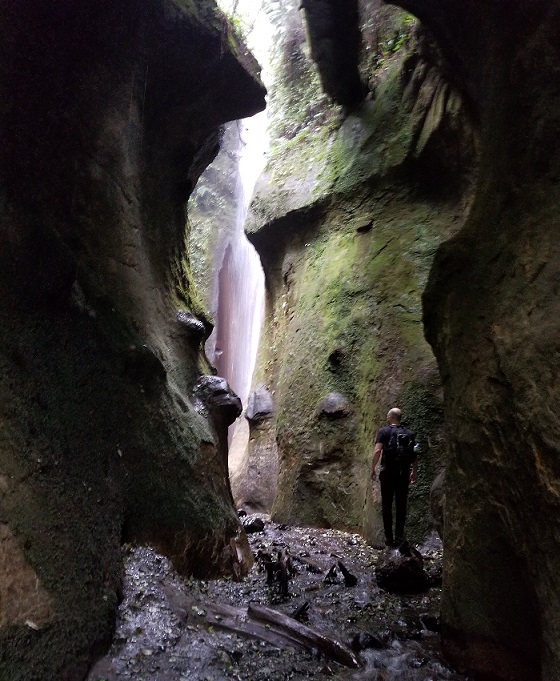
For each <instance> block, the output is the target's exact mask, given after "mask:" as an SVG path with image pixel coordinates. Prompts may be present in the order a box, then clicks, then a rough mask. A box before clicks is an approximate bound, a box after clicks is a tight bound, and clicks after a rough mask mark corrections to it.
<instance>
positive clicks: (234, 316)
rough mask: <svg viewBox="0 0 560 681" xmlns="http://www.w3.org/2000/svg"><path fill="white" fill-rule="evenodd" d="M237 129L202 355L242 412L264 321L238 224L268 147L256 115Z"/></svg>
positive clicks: (257, 267)
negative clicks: (214, 305) (226, 220)
mask: <svg viewBox="0 0 560 681" xmlns="http://www.w3.org/2000/svg"><path fill="white" fill-rule="evenodd" d="M238 126H239V131H240V137H241V145H240V150H239V165H238V176H237V178H236V180H235V201H236V205H237V211H236V224H235V230H234V232H233V234H232V236H231V237H230V238H229V240H228V242H227V244H226V245H225V248H224V251H223V253H224V256H223V259H222V262H221V264H219V265H218V286H217V291H218V309H217V319H216V326H215V329H214V332H213V333H212V335H211V336H210V338H209V339H208V342H207V346H206V353H207V355H208V358H209V360H210V361H211V362H212V363H213V364H214V366H215V367H216V368H217V370H218V373H219V374H220V376H223V377H224V378H225V379H226V380H227V381H228V383H229V385H230V387H231V388H232V390H233V391H234V392H235V393H236V394H237V395H238V396H239V397H240V399H241V401H242V403H243V407H246V406H247V399H248V397H249V391H250V388H251V378H252V375H253V371H254V368H255V361H256V356H257V350H258V345H259V336H260V331H261V326H262V322H263V317H264V273H263V270H262V267H261V262H260V259H259V256H258V255H257V253H256V251H255V249H254V248H253V246H252V245H251V244H250V243H249V241H248V240H247V237H246V236H245V232H244V225H245V218H246V216H247V209H248V206H249V201H250V199H251V195H252V192H253V188H254V186H255V182H256V180H257V177H258V175H259V174H260V172H261V171H262V169H263V167H264V162H265V154H266V150H267V148H268V136H267V133H266V116H265V115H264V113H261V114H257V115H256V116H254V117H253V118H249V119H246V120H244V121H239V122H238Z"/></svg>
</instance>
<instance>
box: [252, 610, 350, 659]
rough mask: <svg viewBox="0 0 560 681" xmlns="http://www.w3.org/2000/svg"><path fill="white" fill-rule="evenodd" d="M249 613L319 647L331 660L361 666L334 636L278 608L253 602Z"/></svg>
mask: <svg viewBox="0 0 560 681" xmlns="http://www.w3.org/2000/svg"><path fill="white" fill-rule="evenodd" d="M247 614H248V615H249V617H254V618H256V619H259V620H262V621H264V622H267V623H268V624H269V625H271V628H272V627H274V629H275V631H276V632H277V633H279V632H282V633H284V632H285V633H286V634H288V635H289V636H293V637H294V638H297V639H298V640H299V641H301V643H302V644H303V645H305V646H306V647H308V648H317V649H318V650H319V652H321V653H322V654H323V655H324V656H325V657H327V658H328V659H329V660H334V662H338V663H340V664H343V665H344V666H346V667H352V668H354V669H356V668H357V667H359V666H360V664H359V662H358V660H357V659H356V657H355V655H354V653H352V651H351V650H349V649H348V648H346V646H344V645H342V643H340V642H339V641H336V640H335V639H333V638H328V637H327V636H323V634H320V633H319V632H317V631H315V630H314V629H311V628H310V627H306V626H305V625H304V624H301V623H300V622H297V621H296V620H293V619H292V618H291V617H287V616H286V615H283V614H282V613H280V612H278V611H277V610H273V609H272V608H267V607H265V606H264V605H256V604H251V605H249V607H248V608H247Z"/></svg>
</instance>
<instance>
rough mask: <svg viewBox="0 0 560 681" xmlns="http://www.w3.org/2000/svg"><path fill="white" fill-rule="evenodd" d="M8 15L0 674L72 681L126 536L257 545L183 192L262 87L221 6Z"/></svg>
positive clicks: (190, 567)
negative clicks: (195, 276)
mask: <svg viewBox="0 0 560 681" xmlns="http://www.w3.org/2000/svg"><path fill="white" fill-rule="evenodd" d="M0 13H1V20H0V55H1V59H0V91H1V99H2V106H1V111H0V148H1V162H0V183H1V188H0V191H1V204H0V220H1V225H2V251H1V254H0V261H1V262H0V335H1V341H0V368H1V370H0V423H1V429H0V502H1V504H0V509H1V516H0V529H1V545H0V546H1V549H0V651H1V653H0V678H2V679H10V681H50V680H53V681H54V679H56V680H57V681H60V680H63V679H64V680H68V681H73V680H74V679H82V678H83V676H84V674H85V672H86V670H87V668H88V665H89V663H90V661H91V658H92V656H93V655H95V652H96V650H97V649H99V647H100V646H102V645H103V644H104V643H105V642H106V641H107V640H108V638H109V637H110V634H111V630H112V624H113V620H114V614H115V609H116V604H117V599H118V594H119V588H120V564H121V550H120V545H121V542H122V541H123V540H124V541H148V542H150V543H151V544H152V545H154V546H155V547H157V548H158V549H159V550H161V551H163V552H164V553H166V554H167V555H169V556H170V557H171V558H172V559H173V561H174V563H175V565H176V566H177V567H178V568H179V569H180V570H181V571H183V572H185V573H196V574H201V575H202V574H203V575H204V576H208V575H212V574H213V575H236V574H237V575H240V574H242V573H243V572H244V571H245V570H246V569H247V568H248V566H249V565H250V563H251V561H252V557H251V555H250V552H249V550H248V545H247V543H246V538H245V536H244V534H243V532H242V530H241V528H240V525H239V522H238V519H237V517H236V514H235V512H234V509H233V504H232V499H231V493H230V490H229V484H228V480H227V461H226V439H225V438H226V431H227V426H228V425H229V423H230V422H231V421H233V420H234V419H235V417H236V416H237V415H238V413H239V411H240V405H239V401H238V399H237V398H236V397H235V396H234V395H232V394H231V393H230V392H229V390H228V387H227V385H226V384H224V382H221V381H220V380H219V379H218V378H217V377H214V376H210V377H206V378H205V377H204V374H207V373H209V367H208V365H207V363H206V360H205V357H204V353H203V351H202V343H203V341H204V339H205V338H206V337H207V335H208V333H209V332H210V325H209V323H208V322H207V320H206V319H205V317H204V314H203V311H202V307H201V306H200V304H199V303H198V302H197V298H196V295H195V292H194V290H193V287H192V285H191V282H190V272H189V264H188V261H187V259H186V257H185V255H184V251H185V248H184V243H185V239H186V232H185V213H184V205H185V202H186V200H187V198H188V196H189V194H190V192H191V190H192V188H193V186H194V184H195V183H196V180H197V177H198V175H199V174H200V173H201V172H202V170H203V169H204V167H205V166H206V165H207V164H208V163H209V162H210V161H211V159H212V158H213V156H214V155H215V154H216V151H217V148H218V132H219V128H220V126H221V125H222V124H223V123H224V122H225V121H228V120H233V119H237V118H240V117H242V116H246V115H250V114H252V113H254V112H256V111H258V110H260V109H262V108H263V107H264V88H263V86H262V85H261V83H260V81H259V79H258V75H257V65H256V63H255V62H254V60H253V59H252V58H251V57H250V55H248V54H247V53H246V49H245V48H244V46H243V44H242V43H241V42H240V41H239V40H238V39H237V38H236V35H235V33H234V31H233V29H232V27H231V25H230V24H229V23H228V21H227V20H226V19H225V17H224V16H223V15H222V14H221V13H219V12H218V11H217V10H216V8H215V7H213V5H212V4H209V3H205V2H180V1H179V0H177V1H176V2H175V1H173V0H161V1H158V0H143V1H142V2H128V1H125V2H119V3H114V2H112V1H111V2H105V1H104V0H101V1H100V2H96V3H84V2H77V3H58V2H36V1H34V0H29V1H24V2H21V3H12V2H7V1H6V2H2V3H1V4H0Z"/></svg>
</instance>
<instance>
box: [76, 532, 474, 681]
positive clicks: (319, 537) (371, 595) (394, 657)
mask: <svg viewBox="0 0 560 681" xmlns="http://www.w3.org/2000/svg"><path fill="white" fill-rule="evenodd" d="M249 539H250V542H251V546H252V549H253V552H254V553H255V555H257V553H258V552H259V551H261V552H266V553H268V554H271V555H273V556H275V555H276V553H277V551H282V550H284V551H286V552H289V555H290V556H291V557H292V558H291V560H292V564H293V566H294V568H295V569H296V571H297V573H296V574H295V575H294V576H293V577H292V578H291V579H290V580H289V583H288V596H287V597H282V596H281V594H280V588H279V584H278V583H276V582H275V583H274V584H272V585H268V584H267V575H266V571H265V570H262V569H261V570H259V564H258V563H256V564H255V567H254V568H253V569H252V571H251V573H250V575H249V576H248V578H247V579H245V580H244V581H242V582H233V581H230V580H225V581H218V580H211V581H199V580H183V579H181V578H180V577H179V576H178V575H177V574H176V573H175V572H174V570H173V569H172V567H171V565H170V564H169V562H168V561H167V560H166V559H165V558H164V557H162V556H161V555H159V554H157V553H155V552H154V551H153V550H152V549H150V548H147V547H136V548H130V547H129V548H127V549H126V557H125V570H126V576H125V585H124V599H123V602H122V604H121V607H120V609H119V616H118V621H117V629H116V632H115V637H114V641H113V645H112V647H111V649H110V651H109V654H108V655H107V656H106V657H104V658H103V659H101V660H99V661H98V663H97V664H96V665H95V667H94V668H93V669H92V671H91V673H90V675H89V676H88V681H124V680H129V679H134V680H135V681H226V680H229V681H283V680H285V679H293V680H294V681H297V680H299V679H317V680H321V679H327V678H336V679H355V680H363V681H365V680H366V679H367V680H368V681H389V680H392V679H395V680H396V679H398V680H399V681H401V680H402V681H406V680H410V681H436V680H437V681H439V680H443V679H448V680H450V681H465V680H466V677H465V676H461V675H460V674H458V673H456V672H454V671H452V670H451V669H450V668H448V667H447V666H446V665H445V663H444V662H443V661H442V660H441V657H440V655H439V652H438V634H437V628H438V618H437V615H438V608H439V598H440V589H439V588H431V589H430V590H429V591H428V592H426V593H424V594H421V595H415V596H395V595H391V594H388V593H386V592H384V591H382V590H380V589H379V588H378V587H377V585H376V582H375V565H376V562H377V560H378V558H379V556H380V554H381V553H382V552H381V551H379V550H377V549H374V548H372V547H370V546H368V545H367V544H366V543H365V542H364V540H363V539H362V538H361V537H360V536H358V535H353V534H347V533H344V532H338V531H335V530H319V529H309V528H296V527H290V528H287V527H284V526H278V525H276V524H274V523H271V522H270V521H268V520H266V522H265V529H264V531H263V532H259V533H255V534H250V535H249ZM418 548H419V549H420V551H421V553H422V555H423V557H424V560H425V567H426V568H428V570H432V571H436V572H437V570H438V566H440V564H441V545H440V543H439V541H438V540H437V539H436V538H435V537H432V538H431V540H430V541H429V542H428V543H426V545H424V546H422V547H418ZM339 560H341V561H342V562H343V564H344V565H345V566H346V568H347V569H348V570H349V571H350V572H351V573H352V574H353V575H355V576H356V577H357V584H356V585H355V586H351V587H348V586H345V583H344V579H343V576H342V574H341V573H340V569H338V570H337V572H336V574H335V575H334V578H333V579H331V580H328V581H330V582H334V583H328V581H327V583H326V582H325V577H326V575H327V574H328V572H329V569H330V568H331V567H332V566H333V565H336V564H337V563H338V561H339ZM317 567H318V568H320V569H321V570H322V572H318V571H317V569H316V568H317ZM249 603H256V604H261V605H265V606H269V607H272V608H274V609H275V610H277V611H279V612H282V613H284V614H285V615H292V614H293V613H294V612H295V611H296V610H297V609H298V608H299V607H300V606H302V605H304V604H305V603H307V604H308V607H307V609H306V612H305V614H304V616H303V618H302V619H301V621H302V624H305V625H306V626H308V627H311V628H312V629H313V630H315V631H316V632H318V633H320V634H323V635H324V636H326V637H329V638H333V639H336V640H337V641H339V642H340V643H341V644H343V645H344V646H347V647H348V648H349V649H350V648H352V647H353V648H354V654H355V656H356V658H357V659H358V661H359V664H360V667H359V668H357V669H349V668H348V667H345V666H343V665H342V664H339V663H338V662H333V661H331V660H329V659H327V658H325V656H323V655H321V654H320V652H319V650H318V649H317V648H313V647H311V648H310V649H300V648H295V647H292V646H290V645H288V646H282V647H278V646H276V645H272V644H271V643H269V642H266V641H263V640H258V639H254V638H249V637H247V636H244V635H237V634H235V633H232V631H230V630H228V629H223V626H224V624H226V622H227V621H229V619H230V618H228V617H227V616H223V608H222V610H220V611H219V612H218V611H217V610H216V609H215V608H216V607H218V606H219V605H221V606H235V607H236V608H243V607H245V608H246V607H247V605H248V604H249ZM220 613H222V614H220ZM267 626H268V625H265V628H267ZM368 635H369V636H368ZM364 645H371V646H374V647H368V648H365V649H364V648H363V646H364Z"/></svg>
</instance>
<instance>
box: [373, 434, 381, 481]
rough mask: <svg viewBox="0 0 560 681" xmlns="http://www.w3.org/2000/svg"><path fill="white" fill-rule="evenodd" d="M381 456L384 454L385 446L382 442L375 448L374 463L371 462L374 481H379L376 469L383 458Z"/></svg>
mask: <svg viewBox="0 0 560 681" xmlns="http://www.w3.org/2000/svg"><path fill="white" fill-rule="evenodd" d="M381 454H383V444H382V443H381V442H376V443H375V448H374V450H373V461H372V462H371V479H372V480H377V473H376V472H375V467H376V466H377V462H378V461H379V459H380V458H381Z"/></svg>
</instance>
